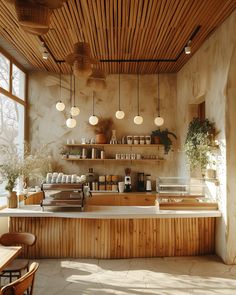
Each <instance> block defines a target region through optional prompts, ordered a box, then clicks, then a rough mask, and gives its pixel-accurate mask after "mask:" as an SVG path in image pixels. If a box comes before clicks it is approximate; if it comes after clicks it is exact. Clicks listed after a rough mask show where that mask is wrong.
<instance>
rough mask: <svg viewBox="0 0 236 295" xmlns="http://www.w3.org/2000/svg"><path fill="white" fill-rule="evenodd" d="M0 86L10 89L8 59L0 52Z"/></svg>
mask: <svg viewBox="0 0 236 295" xmlns="http://www.w3.org/2000/svg"><path fill="white" fill-rule="evenodd" d="M0 87H2V88H3V89H5V90H8V91H9V90H10V61H9V59H7V58H6V57H5V56H4V55H3V54H1V53H0Z"/></svg>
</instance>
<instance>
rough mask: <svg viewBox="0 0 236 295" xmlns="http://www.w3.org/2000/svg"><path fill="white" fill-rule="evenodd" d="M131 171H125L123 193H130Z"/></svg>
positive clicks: (127, 169)
mask: <svg viewBox="0 0 236 295" xmlns="http://www.w3.org/2000/svg"><path fill="white" fill-rule="evenodd" d="M130 174H131V169H130V168H126V169H125V189H124V191H125V192H131V175H130Z"/></svg>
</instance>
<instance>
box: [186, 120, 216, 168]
mask: <svg viewBox="0 0 236 295" xmlns="http://www.w3.org/2000/svg"><path fill="white" fill-rule="evenodd" d="M214 130H215V129H214V123H212V122H210V121H209V120H208V119H205V120H200V119H199V118H193V120H192V121H191V122H190V123H189V127H188V132H187V136H186V140H185V144H184V150H185V153H186V155H187V158H188V161H189V164H190V169H191V170H194V169H195V168H197V167H200V168H201V170H202V171H203V170H204V169H206V167H207V165H208V164H209V163H210V155H211V142H212V135H213V133H214Z"/></svg>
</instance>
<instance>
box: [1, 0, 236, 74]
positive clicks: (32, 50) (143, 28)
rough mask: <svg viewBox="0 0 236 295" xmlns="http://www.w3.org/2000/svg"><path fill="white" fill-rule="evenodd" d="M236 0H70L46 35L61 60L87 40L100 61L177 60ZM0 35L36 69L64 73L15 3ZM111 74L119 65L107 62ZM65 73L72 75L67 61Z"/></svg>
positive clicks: (169, 66) (169, 67)
mask: <svg viewBox="0 0 236 295" xmlns="http://www.w3.org/2000/svg"><path fill="white" fill-rule="evenodd" d="M235 7H236V1H235V0H227V1H222V0H202V1H197V0H188V1H186V0H68V1H67V2H65V3H64V4H63V7H62V8H61V9H57V10H54V12H53V15H52V17H51V25H50V31H49V32H48V33H47V34H46V35H44V36H43V38H44V39H45V42H46V43H47V44H48V46H49V48H50V50H51V51H52V53H53V55H54V56H55V58H56V59H58V60H60V59H64V58H65V56H66V55H67V54H69V53H71V52H72V49H73V43H75V42H78V41H86V42H88V43H89V44H90V46H91V49H92V54H93V56H94V57H96V58H97V59H99V60H100V59H160V58H163V59H175V58H176V57H177V56H178V55H179V54H180V53H181V51H182V50H183V48H184V46H185V45H186V43H187V41H188V39H189V37H190V36H191V34H192V32H193V31H194V30H195V28H196V26H198V25H200V26H201V29H200V31H199V32H198V34H197V35H196V36H195V38H194V40H193V42H192V44H191V45H192V52H193V53H194V52H196V51H197V50H198V48H199V47H200V46H201V45H202V43H203V42H204V41H205V40H206V38H207V37H208V36H209V34H210V33H212V31H214V30H215V28H216V27H217V26H219V25H220V24H221V23H222V22H223V21H224V20H225V19H226V18H227V17H228V16H229V15H230V13H231V12H232V11H233V10H234V9H235ZM0 34H1V35H2V36H3V37H4V38H5V39H6V40H7V41H9V42H10V43H11V44H13V45H14V46H15V47H16V48H17V49H18V50H19V51H20V52H21V53H22V54H23V56H24V57H25V58H26V59H27V60H28V61H29V62H30V63H31V64H32V65H33V66H34V67H35V69H43V70H47V71H51V72H58V71H59V69H58V67H57V66H56V63H55V61H54V60H53V59H52V58H49V59H48V60H47V61H44V60H43V59H42V56H41V52H40V40H39V38H38V37H37V36H34V35H30V34H28V33H25V32H24V31H23V30H22V29H21V28H19V26H18V22H17V18H16V13H15V10H14V6H13V5H12V4H9V3H8V2H6V1H4V0H2V1H0ZM190 57H191V55H185V54H184V53H182V54H181V55H180V57H179V59H178V60H177V61H176V62H163V63H160V71H161V72H178V71H179V70H180V69H181V67H182V66H183V65H184V64H185V63H186V62H187V61H188V59H189V58H190ZM101 67H102V68H103V69H104V70H105V71H106V72H107V73H118V71H119V65H118V63H103V64H101ZM120 70H121V73H136V72H137V64H136V63H129V62H125V63H124V64H122V66H121V67H120ZM62 71H63V73H65V74H66V73H69V71H70V68H69V66H67V65H63V66H62ZM140 73H141V74H155V73H157V63H156V62H153V63H149V62H144V63H142V64H141V65H140Z"/></svg>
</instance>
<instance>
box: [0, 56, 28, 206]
mask: <svg viewBox="0 0 236 295" xmlns="http://www.w3.org/2000/svg"><path fill="white" fill-rule="evenodd" d="M10 73H12V80H10ZM25 81H26V74H25V73H24V72H23V71H22V70H21V69H20V68H19V67H18V66H16V65H15V64H14V63H13V62H12V61H11V60H10V59H8V58H7V57H5V56H4V55H3V54H2V53H0V145H2V144H4V145H5V144H7V145H11V144H16V145H17V146H18V147H19V149H20V150H21V151H22V150H23V143H24V130H25V102H24V101H25ZM15 97H16V98H15ZM19 99H20V100H22V103H21V102H20V101H19ZM5 185H6V184H5V182H3V181H2V180H1V179H0V197H2V196H6V194H7V192H6V190H5ZM4 202H5V198H0V206H1V205H2V204H3V203H4Z"/></svg>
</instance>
